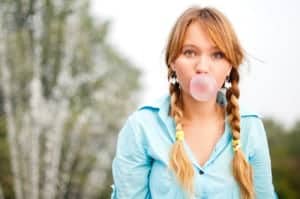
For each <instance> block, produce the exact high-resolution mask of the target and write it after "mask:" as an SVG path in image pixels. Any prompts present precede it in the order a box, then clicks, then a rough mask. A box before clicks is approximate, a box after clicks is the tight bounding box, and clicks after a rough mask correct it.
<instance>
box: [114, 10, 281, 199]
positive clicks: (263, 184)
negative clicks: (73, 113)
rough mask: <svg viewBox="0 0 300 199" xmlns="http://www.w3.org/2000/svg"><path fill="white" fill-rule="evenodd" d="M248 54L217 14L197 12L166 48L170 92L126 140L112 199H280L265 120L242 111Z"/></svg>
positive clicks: (131, 120)
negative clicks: (243, 75) (243, 67)
mask: <svg viewBox="0 0 300 199" xmlns="http://www.w3.org/2000/svg"><path fill="white" fill-rule="evenodd" d="M243 58H244V53H243V50H242V48H241V46H240V43H239V41H238V39H237V37H236V34H235V32H234V30H233V28H232V26H231V25H230V22H229V21H228V19H227V18H226V17H225V16H224V15H223V14H222V13H221V12H220V11H218V10H217V9H214V8H198V7H191V8H189V9H187V10H186V11H185V12H184V13H183V14H182V15H181V16H180V17H179V18H178V20H177V22H176V24H175V26H174V27H173V29H172V32H171V34H170V37H169V40H168V44H167V48H166V65H167V67H168V79H169V82H170V85H169V86H170V87H169V93H168V94H166V95H165V96H162V97H161V98H159V99H157V100H156V101H153V102H150V103H147V104H145V105H143V106H141V107H140V108H138V110H136V111H135V112H134V113H132V114H131V115H130V116H129V117H128V119H127V121H126V122H125V124H124V126H123V128H122V129H121V131H120V133H119V136H118V143H117V149H116V155H115V157H114V160H113V164H112V173H113V179H114V185H112V188H113V191H112V195H111V198H112V199H133V198H134V199H135V198H136V199H146V198H153V199H160V198H161V199H184V198H199V199H200V198H208V199H217V198H218V199H227V198H228V199H229V198H230V199H238V198H243V199H254V198H261V199H271V198H272V199H273V198H277V197H276V193H275V191H274V187H273V183H272V173H271V161H270V155H269V149H268V142H267V137H266V132H265V129H264V126H263V123H262V120H261V118H260V116H259V115H258V114H257V113H255V112H251V111H248V110H247V109H245V108H244V107H240V106H239V101H238V99H239V96H240V90H239V86H238V85H239V72H238V70H239V66H240V65H241V63H242V62H243Z"/></svg>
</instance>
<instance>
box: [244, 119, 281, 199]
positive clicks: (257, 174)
mask: <svg viewBox="0 0 300 199" xmlns="http://www.w3.org/2000/svg"><path fill="white" fill-rule="evenodd" d="M252 124H253V126H252V127H253V128H250V129H251V131H252V132H250V133H251V134H252V133H253V135H254V139H253V149H254V150H253V153H252V154H251V155H250V159H249V161H250V164H251V165H252V167H253V173H254V187H255V192H256V198H257V199H274V198H275V199H276V198H277V195H276V192H275V190H274V186H273V182H272V170H271V159H270V153H269V146H268V140H267V135H266V131H265V128H264V125H263V122H262V120H261V119H260V118H255V119H254V120H253V123H252Z"/></svg>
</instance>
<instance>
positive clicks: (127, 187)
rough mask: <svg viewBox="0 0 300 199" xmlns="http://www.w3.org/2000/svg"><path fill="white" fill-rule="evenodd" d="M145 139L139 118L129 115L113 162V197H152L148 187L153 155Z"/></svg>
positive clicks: (118, 141) (122, 198)
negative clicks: (149, 152)
mask: <svg viewBox="0 0 300 199" xmlns="http://www.w3.org/2000/svg"><path fill="white" fill-rule="evenodd" d="M145 140H146V139H145V138H144V137H143V133H142V128H141V127H139V126H138V125H137V120H135V119H134V118H132V117H129V118H128V120H127V121H126V122H125V124H124V126H123V127H122V129H121V130H120V132H119V135H118V140H117V148H116V154H115V157H114V159H113V162H112V174H113V181H114V184H113V185H111V187H112V189H113V190H112V193H111V199H150V198H151V196H150V191H149V188H148V187H149V186H148V184H149V182H148V181H149V180H148V179H149V173H150V169H151V157H150V156H148V155H147V151H146V145H147V144H146V141H145Z"/></svg>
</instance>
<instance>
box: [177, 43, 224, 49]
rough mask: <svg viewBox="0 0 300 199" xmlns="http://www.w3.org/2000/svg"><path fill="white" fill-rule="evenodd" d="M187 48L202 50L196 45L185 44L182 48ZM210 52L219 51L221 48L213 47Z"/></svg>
mask: <svg viewBox="0 0 300 199" xmlns="http://www.w3.org/2000/svg"><path fill="white" fill-rule="evenodd" d="M185 47H192V48H197V49H201V48H199V47H198V46H196V45H194V44H183V46H182V48H185ZM210 50H219V48H218V47H217V46H212V47H210Z"/></svg>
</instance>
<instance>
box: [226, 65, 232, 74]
mask: <svg viewBox="0 0 300 199" xmlns="http://www.w3.org/2000/svg"><path fill="white" fill-rule="evenodd" d="M231 69H232V66H229V69H228V71H227V76H229V75H230V73H231Z"/></svg>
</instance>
